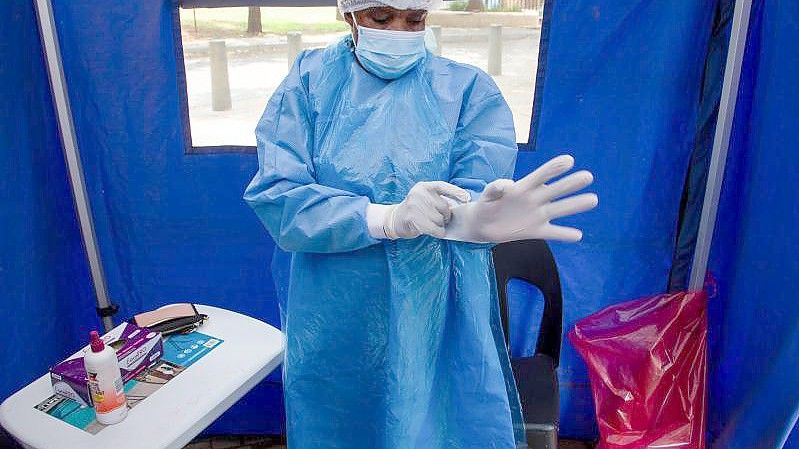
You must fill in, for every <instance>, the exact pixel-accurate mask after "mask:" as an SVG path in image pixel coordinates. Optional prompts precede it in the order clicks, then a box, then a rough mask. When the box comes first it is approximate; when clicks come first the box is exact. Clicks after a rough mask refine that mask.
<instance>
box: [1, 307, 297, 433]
mask: <svg viewBox="0 0 799 449" xmlns="http://www.w3.org/2000/svg"><path fill="white" fill-rule="evenodd" d="M197 309H198V311H199V312H200V313H204V314H206V315H208V321H207V322H206V323H205V324H204V325H203V326H202V327H200V328H199V329H198V330H199V331H200V332H202V333H204V334H208V335H211V336H213V337H217V338H220V339H222V340H224V342H223V343H222V344H221V345H219V346H218V347H217V348H215V349H214V350H213V351H210V352H209V353H208V354H206V355H205V356H204V357H202V358H201V359H200V360H198V361H197V362H196V363H194V364H192V365H191V366H189V367H188V368H187V369H186V371H184V372H182V373H181V374H180V375H178V376H176V377H175V378H174V379H172V380H170V381H169V382H168V383H167V384H166V385H164V386H163V387H161V388H160V389H158V390H157V391H155V392H154V393H153V394H152V395H151V396H149V397H147V398H146V399H144V400H143V401H142V402H141V403H140V404H137V405H136V407H134V408H132V409H131V410H130V411H129V413H128V416H127V418H126V419H125V420H124V421H122V422H121V423H119V424H115V425H113V426H109V427H107V428H104V429H103V430H101V431H100V432H99V433H97V434H96V435H91V434H89V433H88V432H85V431H83V430H81V429H78V428H76V427H73V426H71V425H69V424H67V423H65V422H62V421H60V420H58V419H57V418H54V417H52V416H50V415H48V414H46V413H44V412H41V411H39V410H36V409H35V408H34V406H36V404H38V403H40V402H41V401H43V400H44V399H46V398H47V397H49V396H50V395H51V394H52V387H51V384H50V377H49V376H48V375H44V376H42V377H40V378H39V379H37V380H36V381H34V382H33V383H31V384H30V385H28V386H26V387H25V388H23V389H22V390H20V391H18V392H17V393H15V394H14V395H12V396H11V397H9V398H8V399H6V400H5V401H4V402H3V403H2V404H0V425H2V426H3V428H5V429H6V431H7V432H8V433H9V434H11V436H12V437H13V438H14V439H16V440H17V441H18V442H19V443H20V444H22V446H23V447H25V448H29V449H107V448H114V449H179V448H182V447H183V446H185V445H186V444H187V443H189V442H190V441H191V440H192V439H193V438H194V437H196V436H197V435H198V434H199V433H200V432H202V431H203V430H204V429H205V428H206V427H208V425H209V424H211V423H212V422H213V421H214V420H215V419H216V418H218V417H219V416H220V415H221V414H222V413H223V412H224V411H225V410H227V409H228V408H230V406H232V405H233V404H234V403H235V402H236V401H237V400H239V399H240V398H241V397H242V396H244V394H245V393H247V392H248V391H249V390H250V389H252V388H253V387H254V386H255V385H256V384H258V383H259V382H260V381H261V380H263V379H264V378H265V377H266V376H267V375H268V374H269V373H270V372H272V371H273V370H274V369H275V368H277V366H278V365H280V363H281V362H282V361H283V353H284V351H285V338H284V336H283V334H282V333H281V332H280V331H279V330H278V329H275V328H274V327H272V326H270V325H268V324H266V323H264V322H262V321H258V320H256V319H254V318H250V317H248V316H245V315H241V314H239V313H235V312H231V311H229V310H224V309H220V308H217V307H211V306H202V305H198V306H197ZM198 392H200V393H198Z"/></svg>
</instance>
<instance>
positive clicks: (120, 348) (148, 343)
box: [50, 323, 164, 406]
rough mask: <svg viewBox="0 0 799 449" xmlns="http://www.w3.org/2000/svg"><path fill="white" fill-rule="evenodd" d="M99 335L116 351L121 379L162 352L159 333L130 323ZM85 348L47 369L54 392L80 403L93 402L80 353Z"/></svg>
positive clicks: (135, 372)
mask: <svg viewBox="0 0 799 449" xmlns="http://www.w3.org/2000/svg"><path fill="white" fill-rule="evenodd" d="M102 338H103V341H104V342H105V344H106V345H108V346H111V347H112V348H114V349H115V350H116V352H117V358H118V359H119V369H120V371H121V373H122V380H123V381H124V382H127V381H128V380H130V379H133V378H134V377H136V376H137V375H138V374H139V373H140V372H142V371H144V370H145V369H147V368H149V367H152V366H153V365H155V364H156V363H158V360H160V359H161V355H162V354H163V352H164V348H163V342H162V340H161V334H160V333H158V332H153V331H151V330H149V329H147V328H145V327H138V326H135V325H133V324H130V323H122V324H120V325H119V326H117V327H115V328H114V329H112V330H111V332H109V333H107V334H105V335H103V337H102ZM88 350H89V346H88V345H86V347H84V348H83V349H82V350H81V351H80V352H79V353H78V354H76V355H74V356H72V357H70V358H68V359H67V360H64V361H63V362H61V363H59V364H58V365H55V366H54V367H52V368H50V381H51V382H52V384H53V391H55V392H56V393H58V394H60V395H62V396H66V397H68V398H70V399H73V400H75V401H77V402H78V403H79V404H81V405H82V406H91V405H92V402H91V396H90V395H89V390H88V387H87V385H86V382H87V380H88V379H87V378H86V367H85V366H84V365H83V353H85V352H86V351H88Z"/></svg>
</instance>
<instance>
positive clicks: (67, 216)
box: [0, 0, 100, 400]
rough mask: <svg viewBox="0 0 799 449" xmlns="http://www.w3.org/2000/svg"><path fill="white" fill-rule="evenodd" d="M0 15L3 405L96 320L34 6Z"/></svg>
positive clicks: (13, 6)
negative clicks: (0, 23) (6, 399)
mask: <svg viewBox="0 0 799 449" xmlns="http://www.w3.org/2000/svg"><path fill="white" fill-rule="evenodd" d="M0 17H2V18H3V19H2V25H1V26H0V98H2V101H0V146H2V149H1V150H0V171H2V175H0V230H1V231H0V286H2V288H3V292H2V299H0V342H2V345H1V346H2V349H0V400H2V399H5V397H6V396H9V395H10V394H12V393H13V392H14V391H16V390H18V389H19V388H21V387H23V386H24V385H25V384H27V383H28V382H30V381H32V380H33V379H35V378H37V377H39V376H41V375H42V374H44V373H45V372H46V370H47V368H48V366H49V365H50V364H51V363H52V362H55V361H58V360H60V359H62V358H64V357H66V356H68V355H69V354H71V353H72V352H74V351H75V350H76V348H78V347H79V346H80V345H81V343H82V342H83V341H85V340H86V339H87V338H88V333H89V331H90V330H91V329H94V328H98V327H99V326H100V323H99V321H98V320H97V319H96V318H95V316H94V293H93V290H92V288H91V284H90V282H89V277H88V267H87V265H86V263H85V260H86V259H85V257H86V256H85V252H84V250H83V247H82V244H81V240H80V234H79V231H78V226H77V220H76V218H75V211H74V208H73V202H72V196H71V195H72V194H71V191H70V187H69V183H68V179H67V174H66V167H65V165H66V164H65V162H64V156H63V153H62V150H61V144H60V141H59V137H58V129H57V126H56V122H55V118H54V110H53V107H52V102H51V97H50V89H49V84H48V79H47V73H46V71H45V66H44V60H43V58H42V56H41V44H40V40H39V34H38V31H37V30H38V28H37V25H36V19H35V17H36V16H35V12H34V9H33V2H30V1H26V0H11V1H4V2H0ZM33 354H35V356H34V355H33Z"/></svg>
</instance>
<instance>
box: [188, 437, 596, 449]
mask: <svg viewBox="0 0 799 449" xmlns="http://www.w3.org/2000/svg"><path fill="white" fill-rule="evenodd" d="M593 447H594V445H593V444H591V443H586V442H583V441H573V440H561V441H560V449H591V448H593ZM285 448H286V446H285V444H284V443H283V442H281V439H280V438H277V437H263V436H261V437H258V436H254V437H240V436H217V437H211V438H203V439H198V440H195V441H193V442H192V443H191V444H189V445H188V446H186V448H185V449H285Z"/></svg>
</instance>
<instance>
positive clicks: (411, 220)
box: [383, 181, 470, 240]
mask: <svg viewBox="0 0 799 449" xmlns="http://www.w3.org/2000/svg"><path fill="white" fill-rule="evenodd" d="M445 198H452V199H454V200H456V201H458V202H467V201H469V199H470V195H469V192H467V191H466V190H463V189H462V188H460V187H457V186H454V185H452V184H449V183H447V182H444V181H430V182H419V183H416V185H414V186H413V187H412V188H411V191H410V192H408V196H406V197H405V199H404V200H403V201H402V202H401V203H399V204H396V205H393V206H390V207H391V210H390V211H388V213H386V215H385V222H384V223H383V230H384V231H385V234H386V237H388V238H390V239H392V240H394V239H412V238H415V237H419V236H420V235H422V234H427V235H432V236H433V237H438V238H443V237H444V227H445V226H446V225H447V223H449V220H450V217H451V207H450V203H449V202H447V200H446V199H445Z"/></svg>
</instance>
